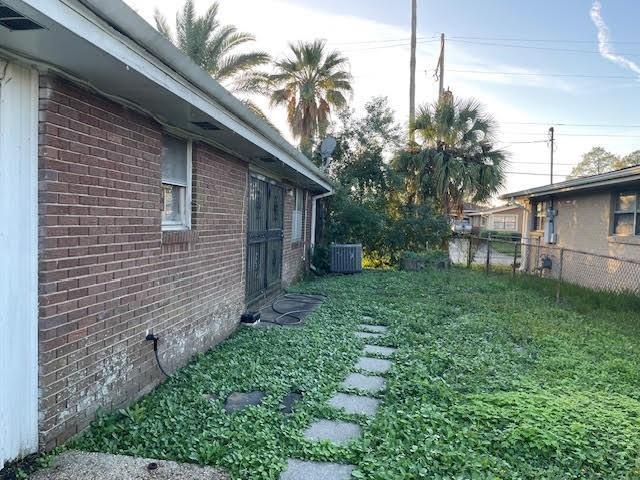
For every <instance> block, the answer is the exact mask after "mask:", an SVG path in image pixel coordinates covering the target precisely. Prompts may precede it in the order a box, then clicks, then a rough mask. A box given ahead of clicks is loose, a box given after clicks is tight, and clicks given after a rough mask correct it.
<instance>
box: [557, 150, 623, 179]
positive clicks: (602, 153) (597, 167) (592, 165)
mask: <svg viewBox="0 0 640 480" xmlns="http://www.w3.org/2000/svg"><path fill="white" fill-rule="evenodd" d="M620 162H621V159H620V157H618V155H615V154H613V153H611V152H608V151H607V150H605V149H604V148H602V147H593V148H592V149H591V150H589V151H588V152H587V153H585V154H584V155H582V160H581V161H580V163H578V165H576V166H575V167H574V168H573V170H571V175H570V176H571V177H585V176H587V175H598V174H600V173H605V172H609V171H611V170H616V169H617V168H622V167H621V166H617V165H618V164H619V163H620Z"/></svg>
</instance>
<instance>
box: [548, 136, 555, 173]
mask: <svg viewBox="0 0 640 480" xmlns="http://www.w3.org/2000/svg"><path fill="white" fill-rule="evenodd" d="M554 133H555V129H554V128H553V127H550V128H549V143H550V144H551V185H553V149H554V147H555V138H554Z"/></svg>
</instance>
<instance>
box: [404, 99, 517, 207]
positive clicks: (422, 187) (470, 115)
mask: <svg viewBox="0 0 640 480" xmlns="http://www.w3.org/2000/svg"><path fill="white" fill-rule="evenodd" d="M411 128H412V130H413V131H414V132H415V133H416V135H417V139H418V141H421V142H422V143H421V144H419V148H418V149H417V151H413V152H404V153H403V154H402V155H399V156H397V157H396V159H395V162H394V163H395V166H396V168H397V169H398V170H400V171H403V172H405V173H408V174H409V175H408V185H409V186H410V189H412V190H413V192H414V196H413V198H415V199H416V201H418V200H419V199H420V198H422V199H424V198H425V197H426V196H428V195H432V196H434V197H435V199H436V201H437V202H438V203H439V204H440V207H441V208H442V210H443V212H444V213H458V214H459V213H461V211H462V205H463V203H464V201H466V200H471V201H474V202H482V201H486V200H488V199H489V198H490V197H491V196H492V195H493V194H495V193H496V192H497V191H498V190H499V189H500V187H501V186H502V184H503V183H504V180H505V168H506V166H507V154H506V152H505V151H504V150H501V149H498V148H496V147H495V132H496V128H497V125H496V123H495V121H494V120H493V119H492V118H491V117H490V116H489V115H487V114H486V113H485V112H484V109H483V108H482V106H481V105H480V104H479V103H478V102H477V101H475V100H462V101H454V100H453V98H452V97H451V96H444V97H442V98H441V99H440V100H439V101H438V102H436V103H435V104H433V105H425V106H422V107H420V108H419V110H418V115H417V118H416V121H415V123H414V125H412V126H411Z"/></svg>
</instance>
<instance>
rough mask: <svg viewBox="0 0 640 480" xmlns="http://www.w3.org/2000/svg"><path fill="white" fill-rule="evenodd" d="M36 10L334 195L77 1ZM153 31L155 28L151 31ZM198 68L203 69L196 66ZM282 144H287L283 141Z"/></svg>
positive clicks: (37, 4) (37, 0) (49, 0)
mask: <svg viewBox="0 0 640 480" xmlns="http://www.w3.org/2000/svg"><path fill="white" fill-rule="evenodd" d="M25 3H27V4H29V5H30V6H31V7H32V8H34V9H36V10H38V11H39V12H40V13H42V14H43V15H45V16H47V17H49V18H50V19H51V20H53V21H54V22H56V23H58V24H60V25H62V26H63V27H65V28H66V29H67V30H69V31H71V32H72V33H74V34H75V35H77V36H78V37H80V38H81V39H82V40H84V41H87V42H89V43H91V44H92V45H94V46H96V47H97V48H99V49H101V50H103V51H104V52H105V53H107V54H109V55H111V56H112V57H114V58H117V59H118V60H120V61H121V62H123V63H124V64H125V65H126V66H127V67H129V68H131V69H133V70H135V71H137V72H138V73H140V74H141V75H143V76H145V77H147V78H148V79H149V80H151V81H152V82H154V83H155V84H157V85H159V86H161V87H163V88H165V89H167V90H169V91H171V92H173V93H174V94H175V95H176V96H178V97H180V98H181V99H183V100H184V101H186V102H188V103H190V104H191V105H193V106H194V107H196V108H198V109H200V110H202V111H203V112H205V113H206V114H208V115H210V116H211V117H212V118H214V119H215V120H216V121H218V122H220V123H221V124H222V125H224V126H225V127H227V128H228V129H230V130H232V131H234V132H235V133H237V134H238V135H240V136H242V137H243V138H245V139H246V140H248V141H250V142H251V143H253V144H254V145H256V146H258V147H260V148H262V149H263V150H265V151H267V152H269V153H270V154H271V155H273V156H274V157H276V158H278V159H279V160H281V161H282V162H283V163H285V164H286V165H288V166H289V167H291V168H292V169H294V170H296V171H297V172H299V173H301V174H302V175H304V176H305V177H307V178H309V179H311V180H313V181H314V182H315V183H317V184H318V185H320V186H321V187H322V188H324V189H325V190H328V191H332V190H333V188H332V187H331V185H330V184H329V182H328V181H326V180H325V179H323V178H321V176H320V175H318V174H317V173H315V172H313V171H312V170H311V169H310V168H307V167H305V166H304V165H302V164H301V163H300V162H298V161H296V160H295V158H294V157H293V156H292V155H290V154H289V153H288V152H286V151H285V149H283V148H282V147H281V146H279V145H277V144H276V143H274V142H273V141H270V140H268V139H267V138H265V137H264V136H263V135H261V134H260V133H259V132H257V131H255V130H254V129H253V128H251V127H249V126H248V125H247V124H246V123H244V122H242V121H240V120H239V119H238V118H237V117H235V116H234V115H232V114H231V113H230V112H229V111H227V110H226V109H224V108H222V107H221V106H220V105H218V104H216V103H215V102H213V101H212V98H211V96H209V95H207V94H205V93H204V92H203V91H201V90H200V89H199V88H196V87H195V86H194V85H193V84H191V83H190V82H188V81H187V80H185V79H184V78H183V77H182V76H181V75H179V74H178V73H177V72H176V71H174V70H172V69H171V68H169V67H167V65H165V64H164V63H163V62H161V61H159V60H158V59H157V58H156V57H154V56H153V55H150V54H149V53H148V52H147V51H145V50H144V49H143V48H141V47H140V46H139V45H137V44H135V43H134V42H132V41H131V40H130V39H128V38H126V37H124V36H123V35H120V34H118V33H117V32H116V31H115V30H114V29H113V28H111V27H110V26H109V25H106V24H105V23H104V22H103V21H102V20H101V19H100V18H99V17H97V16H96V15H95V14H94V13H93V12H91V11H90V10H89V9H87V8H86V7H84V6H82V5H80V4H79V3H78V2H75V1H73V0H25ZM150 28H153V27H150ZM194 67H195V68H199V67H197V66H196V65H195V64H194ZM282 142H286V141H285V140H284V139H282Z"/></svg>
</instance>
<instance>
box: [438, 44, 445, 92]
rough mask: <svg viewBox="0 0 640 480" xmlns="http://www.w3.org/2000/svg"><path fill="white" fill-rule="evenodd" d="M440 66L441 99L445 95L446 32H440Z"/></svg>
mask: <svg viewBox="0 0 640 480" xmlns="http://www.w3.org/2000/svg"><path fill="white" fill-rule="evenodd" d="M438 68H439V69H440V73H439V74H438V76H439V77H440V90H439V94H438V98H439V99H441V98H442V96H443V95H444V33H441V34H440V60H438Z"/></svg>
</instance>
